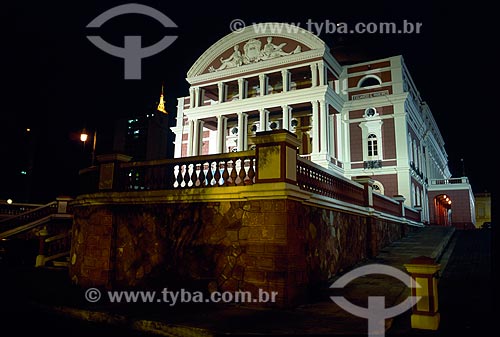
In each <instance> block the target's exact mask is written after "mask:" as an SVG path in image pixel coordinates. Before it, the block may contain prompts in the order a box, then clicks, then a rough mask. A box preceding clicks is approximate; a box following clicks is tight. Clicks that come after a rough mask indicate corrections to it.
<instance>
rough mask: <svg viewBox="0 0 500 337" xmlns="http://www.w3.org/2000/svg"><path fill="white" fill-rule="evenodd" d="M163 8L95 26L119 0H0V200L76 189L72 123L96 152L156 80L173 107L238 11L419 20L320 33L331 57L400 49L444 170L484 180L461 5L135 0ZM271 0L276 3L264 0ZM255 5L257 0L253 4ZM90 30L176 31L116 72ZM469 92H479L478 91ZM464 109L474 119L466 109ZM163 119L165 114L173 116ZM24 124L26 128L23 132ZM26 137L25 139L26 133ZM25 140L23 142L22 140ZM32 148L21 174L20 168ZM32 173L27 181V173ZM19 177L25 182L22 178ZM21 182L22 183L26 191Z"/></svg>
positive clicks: (82, 153)
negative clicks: (384, 28)
mask: <svg viewBox="0 0 500 337" xmlns="http://www.w3.org/2000/svg"><path fill="white" fill-rule="evenodd" d="M137 2H138V3H142V4H145V5H149V6H151V7H154V8H156V9H158V10H159V11H161V12H162V13H164V14H165V15H167V16H168V17H169V18H170V19H172V21H173V22H175V23H176V24H177V26H178V28H168V29H166V28H164V27H162V26H161V25H160V24H159V23H158V22H156V21H155V20H153V19H149V18H147V17H146V16H142V15H122V16H119V17H116V18H115V19H113V20H110V21H109V22H107V23H106V24H104V25H103V26H102V27H101V28H100V29H98V30H96V29H90V28H86V25H87V24H88V23H89V22H90V21H91V20H93V19H94V18H95V17H97V16H98V15H99V14H101V13H102V12H104V11H105V10H107V9H109V8H112V7H114V6H116V5H119V4H124V3H127V2H126V1H82V0H78V1H65V2H46V1H19V2H18V3H14V2H13V3H11V4H5V5H2V9H1V12H0V19H1V25H2V27H1V28H2V29H1V34H2V40H1V41H2V47H1V51H2V52H1V54H2V56H1V57H2V62H1V67H2V71H1V74H0V76H1V81H2V84H3V85H2V90H1V94H0V97H1V105H0V126H1V127H2V132H0V137H1V138H0V150H1V151H0V154H1V158H2V165H1V167H2V168H1V171H0V173H1V176H2V178H3V179H2V185H0V200H1V199H6V198H9V197H13V198H16V200H19V199H21V200H22V199H28V201H31V202H45V201H49V200H51V199H53V198H54V197H55V196H57V195H60V194H67V195H74V194H75V191H76V188H77V172H78V169H79V168H81V167H83V166H85V165H86V164H88V161H89V156H90V154H89V153H88V151H89V149H88V148H87V149H83V147H82V144H81V143H80V142H79V141H78V133H79V131H80V130H81V129H82V128H83V127H87V128H89V129H93V128H97V129H98V130H100V131H103V132H101V133H100V135H101V137H100V138H99V139H98V149H97V152H98V153H100V152H105V151H106V146H107V143H108V142H109V138H110V137H111V135H110V133H109V132H107V130H109V127H110V123H112V121H114V120H116V119H118V118H120V117H124V116H131V115H136V114H142V113H144V112H145V111H148V109H151V108H153V107H154V104H155V102H156V101H157V100H158V95H159V92H160V87H161V85H162V83H164V84H165V94H166V100H167V110H168V111H170V112H171V117H172V118H174V117H175V113H176V108H175V105H176V98H177V97H179V96H184V95H187V94H188V84H187V82H186V81H185V77H186V73H187V71H188V69H189V68H190V67H191V65H192V64H193V63H194V62H195V60H196V59H197V58H198V57H199V56H200V55H201V54H202V53H203V52H204V51H205V50H206V49H207V48H208V47H210V46H211V45H212V44H213V43H214V42H216V41H217V40H219V39H220V38H222V37H223V36H224V35H226V34H228V33H230V30H229V23H230V22H231V21H232V20H233V19H236V18H239V19H242V20H244V21H245V22H246V23H247V24H249V23H252V22H264V21H275V22H300V23H301V24H302V25H305V24H306V22H307V21H308V20H309V19H310V20H311V21H314V22H325V21H326V20H329V21H333V22H346V23H349V24H355V23H358V22H396V23H397V24H400V23H401V22H402V21H403V20H404V19H406V20H408V21H411V22H421V23H422V31H421V33H420V34H406V35H402V34H401V35H398V34H389V35H388V34H385V35H380V34H335V33H330V34H322V35H320V37H321V38H323V39H324V40H325V41H326V42H327V44H328V45H329V46H330V47H332V52H333V54H334V56H336V57H337V58H338V59H339V60H341V61H343V60H344V59H353V60H363V59H366V60H368V59H375V58H381V57H387V56H393V55H399V54H401V55H403V57H404V59H405V62H406V64H407V66H408V68H409V70H410V73H411V75H412V77H413V79H414V81H415V83H416V86H417V88H418V89H419V91H420V94H421V96H422V98H423V99H424V100H425V101H426V102H427V103H428V104H429V105H430V107H431V110H432V112H433V114H434V117H435V119H436V121H437V123H438V125H439V127H440V130H441V132H442V135H443V137H444V139H445V142H446V145H445V146H446V150H447V152H448V156H449V166H450V169H451V172H452V174H453V176H461V175H462V170H463V166H462V162H461V158H463V159H464V164H465V173H466V175H468V176H469V178H470V180H471V183H472V185H473V189H474V191H475V192H479V191H484V190H491V183H490V178H489V177H488V176H487V175H486V174H485V172H484V166H483V165H484V164H483V163H484V162H485V158H486V147H485V146H484V145H483V144H484V140H485V137H487V132H486V131H485V130H486V129H485V128H486V125H484V124H485V123H484V122H483V121H482V119H480V118H475V116H478V114H479V112H481V111H483V109H487V107H485V106H484V107H483V106H482V105H481V103H480V102H477V100H476V99H474V98H473V97H474V95H477V93H475V94H472V93H471V90H480V83H478V81H479V79H477V78H476V79H475V80H474V79H471V78H470V72H471V71H473V63H474V62H482V61H483V60H485V58H484V57H483V55H481V53H480V52H478V50H477V49H476V48H475V47H474V44H475V43H476V42H475V37H477V35H476V33H475V32H474V31H473V30H472V28H471V27H470V26H469V25H467V18H468V17H471V16H475V15H476V12H475V11H474V10H472V9H471V8H470V7H459V6H458V5H453V6H447V5H442V4H432V2H430V1H423V2H422V1H419V2H418V3H417V2H415V3H414V4H409V3H408V4H407V3H406V2H402V1H370V2H366V3H363V2H359V1H348V2H347V3H340V2H335V1H334V2H331V4H330V5H329V8H328V9H325V8H324V6H323V5H321V2H317V3H315V2H313V1H306V2H304V4H303V5H302V6H301V7H300V8H299V7H294V6H292V5H290V3H289V2H285V4H286V6H285V7H281V8H278V7H279V6H277V5H275V7H276V9H271V8H269V6H268V5H269V3H268V2H259V1H244V2H242V3H241V4H240V3H238V2H234V1H233V2H227V3H224V2H202V3H196V2H192V1H185V2H175V3H174V2H170V1H137ZM274 4H276V3H274ZM260 5H262V6H260ZM91 34H94V35H100V36H102V37H103V38H104V39H105V40H106V41H108V42H109V43H112V44H115V45H122V44H123V36H124V35H141V36H143V45H150V44H153V43H155V42H157V41H158V40H159V39H161V38H162V37H163V36H164V35H176V36H178V38H177V40H176V41H175V42H174V43H173V44H172V45H171V46H170V47H168V48H167V49H165V50H164V51H162V52H161V53H159V54H157V55H155V56H152V57H150V58H146V59H143V60H142V79H141V80H124V79H123V60H121V59H119V58H116V57H113V56H111V55H108V54H106V53H104V52H103V51H101V50H99V49H97V48H96V47H95V46H94V45H92V44H91V43H90V42H89V41H88V40H87V38H86V36H87V35H91ZM476 97H477V96H476ZM471 116H472V118H470V117H471ZM173 122H174V121H173V119H172V123H173ZM26 128H30V129H31V132H29V133H27V132H26V131H25V130H26ZM29 140H31V143H30V142H29ZM30 144H31V145H30ZM30 151H32V158H34V160H33V162H32V164H33V166H32V170H31V171H30V174H31V176H30V177H27V176H22V175H20V171H21V170H23V165H26V164H25V162H26V161H25V160H24V158H27V157H30V153H31V152H30ZM28 179H31V182H29V181H27V180H28ZM28 187H29V188H28ZM27 192H29V193H28V194H27Z"/></svg>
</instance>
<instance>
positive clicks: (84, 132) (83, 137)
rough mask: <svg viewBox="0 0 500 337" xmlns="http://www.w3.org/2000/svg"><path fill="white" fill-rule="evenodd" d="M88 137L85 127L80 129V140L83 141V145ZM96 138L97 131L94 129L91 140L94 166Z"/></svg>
mask: <svg viewBox="0 0 500 337" xmlns="http://www.w3.org/2000/svg"><path fill="white" fill-rule="evenodd" d="M88 139H89V134H88V133H87V130H86V129H83V130H82V133H81V134H80V140H81V141H82V142H83V146H85V143H86V142H87V140H88ZM96 139H97V131H94V136H93V140H92V165H91V166H94V164H95V144H96Z"/></svg>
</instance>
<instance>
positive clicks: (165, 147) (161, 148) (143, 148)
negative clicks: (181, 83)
mask: <svg viewBox="0 0 500 337" xmlns="http://www.w3.org/2000/svg"><path fill="white" fill-rule="evenodd" d="M170 133H171V131H170V129H169V125H168V113H167V111H166V110H165V103H164V101H163V90H162V93H161V96H160V101H159V103H158V104H157V105H156V106H155V107H151V108H150V109H148V111H146V113H144V114H140V115H135V116H130V117H128V118H122V119H119V120H117V121H116V122H115V125H114V139H113V152H118V153H123V154H126V155H129V156H131V157H132V160H134V161H141V160H155V159H165V158H167V157H168V156H169V153H170V151H171V150H170V149H169V144H170V142H169V140H170V139H169V137H170V136H169V134H170Z"/></svg>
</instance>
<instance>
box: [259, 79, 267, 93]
mask: <svg viewBox="0 0 500 337" xmlns="http://www.w3.org/2000/svg"><path fill="white" fill-rule="evenodd" d="M259 88H260V96H264V95H267V76H266V74H260V75H259Z"/></svg>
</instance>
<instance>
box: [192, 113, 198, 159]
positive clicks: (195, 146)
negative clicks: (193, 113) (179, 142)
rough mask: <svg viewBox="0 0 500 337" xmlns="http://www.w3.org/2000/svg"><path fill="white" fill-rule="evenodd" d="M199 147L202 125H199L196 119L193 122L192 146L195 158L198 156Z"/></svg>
mask: <svg viewBox="0 0 500 337" xmlns="http://www.w3.org/2000/svg"><path fill="white" fill-rule="evenodd" d="M199 146H200V123H198V120H197V119H196V120H194V121H193V145H192V147H193V149H192V155H193V156H197V155H198V151H199Z"/></svg>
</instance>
